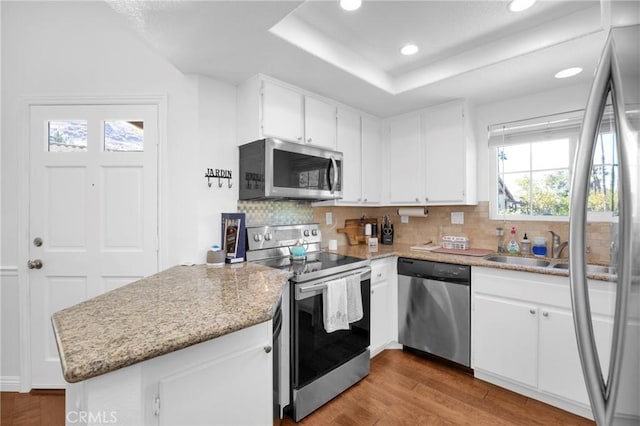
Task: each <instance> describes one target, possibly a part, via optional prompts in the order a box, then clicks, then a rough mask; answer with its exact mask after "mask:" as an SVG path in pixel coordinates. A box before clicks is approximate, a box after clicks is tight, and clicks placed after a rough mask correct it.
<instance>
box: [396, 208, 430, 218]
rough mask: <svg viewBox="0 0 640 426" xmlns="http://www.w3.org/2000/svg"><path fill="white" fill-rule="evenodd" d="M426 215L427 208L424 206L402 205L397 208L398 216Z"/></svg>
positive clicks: (427, 213)
mask: <svg viewBox="0 0 640 426" xmlns="http://www.w3.org/2000/svg"><path fill="white" fill-rule="evenodd" d="M428 215H429V209H427V208H426V207H403V208H400V209H398V216H411V217H427V216H428Z"/></svg>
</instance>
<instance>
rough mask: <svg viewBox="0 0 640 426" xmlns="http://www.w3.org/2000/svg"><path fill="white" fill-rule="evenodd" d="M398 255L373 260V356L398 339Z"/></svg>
mask: <svg viewBox="0 0 640 426" xmlns="http://www.w3.org/2000/svg"><path fill="white" fill-rule="evenodd" d="M397 261H398V258H397V257H395V256H394V257H385V258H381V259H375V260H373V261H371V344H370V346H369V349H370V351H371V356H372V357H373V356H375V355H377V354H378V353H380V352H381V351H382V350H384V349H385V348H386V347H387V346H388V345H389V344H390V343H391V342H393V341H397V340H398V336H397V329H398V326H397V324H398V319H397V317H398V309H397V306H398V302H397V288H398V270H397Z"/></svg>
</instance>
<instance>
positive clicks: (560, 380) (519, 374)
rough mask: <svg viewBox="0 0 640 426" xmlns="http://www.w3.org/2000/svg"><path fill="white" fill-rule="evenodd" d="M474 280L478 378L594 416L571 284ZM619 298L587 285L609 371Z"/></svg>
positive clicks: (508, 275) (601, 285) (540, 279)
mask: <svg viewBox="0 0 640 426" xmlns="http://www.w3.org/2000/svg"><path fill="white" fill-rule="evenodd" d="M471 280H472V291H473V299H472V306H473V310H472V367H473V368H474V370H475V375H476V376H477V377H478V378H481V379H483V380H486V381H489V382H492V383H494V384H497V385H500V386H503V387H506V388H509V389H511V390H513V391H515V392H519V393H522V394H525V395H527V396H529V397H532V398H536V399H539V400H541V401H544V402H546V403H548V404H551V405H555V406H557V407H560V408H562V409H565V410H568V411H571V412H574V413H576V414H579V415H582V416H585V417H590V416H591V414H590V413H591V411H590V407H589V400H588V396H587V391H586V387H585V383H584V378H583V375H582V369H581V365H580V359H579V355H578V349H577V342H576V336H575V330H574V326H573V318H572V314H571V299H570V289H569V279H568V278H567V277H559V276H550V275H543V274H532V273H526V272H518V271H506V270H499V269H489V268H479V267H473V268H472V278H471ZM614 295H615V284H613V283H608V282H603V281H589V296H590V299H591V308H592V313H593V328H594V335H595V338H596V346H597V348H598V355H599V357H600V362H601V364H602V367H603V369H604V371H607V370H608V368H609V367H608V366H609V352H610V346H611V324H612V319H611V315H612V312H613V298H614ZM605 374H606V373H605ZM634 409H637V408H634Z"/></svg>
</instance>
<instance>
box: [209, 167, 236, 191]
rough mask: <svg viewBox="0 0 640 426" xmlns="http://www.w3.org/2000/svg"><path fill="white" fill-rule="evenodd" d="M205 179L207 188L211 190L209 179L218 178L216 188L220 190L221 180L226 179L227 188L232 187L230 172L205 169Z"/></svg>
mask: <svg viewBox="0 0 640 426" xmlns="http://www.w3.org/2000/svg"><path fill="white" fill-rule="evenodd" d="M204 177H205V178H207V186H209V188H211V179H212V178H218V188H222V185H223V183H222V179H227V186H228V187H229V188H232V187H233V183H232V182H231V179H232V175H231V170H227V169H207V173H205V175H204Z"/></svg>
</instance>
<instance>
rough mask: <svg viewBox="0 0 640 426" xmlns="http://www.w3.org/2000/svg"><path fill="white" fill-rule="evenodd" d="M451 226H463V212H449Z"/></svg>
mask: <svg viewBox="0 0 640 426" xmlns="http://www.w3.org/2000/svg"><path fill="white" fill-rule="evenodd" d="M451 224H452V225H464V212H451Z"/></svg>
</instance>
